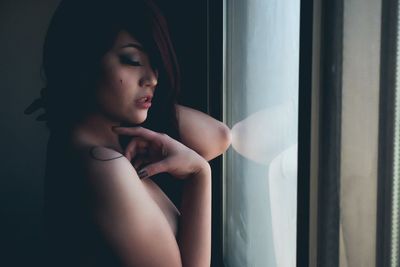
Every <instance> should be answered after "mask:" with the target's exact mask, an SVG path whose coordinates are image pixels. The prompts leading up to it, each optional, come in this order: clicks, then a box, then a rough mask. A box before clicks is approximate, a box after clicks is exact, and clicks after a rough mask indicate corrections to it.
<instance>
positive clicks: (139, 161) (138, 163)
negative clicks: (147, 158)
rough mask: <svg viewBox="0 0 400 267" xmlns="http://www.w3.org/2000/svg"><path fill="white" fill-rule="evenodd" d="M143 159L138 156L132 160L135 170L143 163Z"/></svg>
mask: <svg viewBox="0 0 400 267" xmlns="http://www.w3.org/2000/svg"><path fill="white" fill-rule="evenodd" d="M143 162H144V161H143V159H142V158H140V157H138V158H136V159H135V160H134V161H133V167H134V168H135V170H139V167H140V166H142V165H143Z"/></svg>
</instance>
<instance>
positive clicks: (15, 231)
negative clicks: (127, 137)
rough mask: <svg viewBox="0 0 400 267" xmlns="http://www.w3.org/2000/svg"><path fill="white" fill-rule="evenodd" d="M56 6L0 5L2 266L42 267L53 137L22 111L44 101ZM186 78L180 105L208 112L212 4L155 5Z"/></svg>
mask: <svg viewBox="0 0 400 267" xmlns="http://www.w3.org/2000/svg"><path fill="white" fill-rule="evenodd" d="M58 2H59V1H58V0H57V1H56V0H40V1H28V0H1V1H0V40H1V42H0V59H1V60H0V82H1V91H0V93H1V96H0V109H1V112H0V118H1V123H2V127H1V133H0V140H1V148H2V151H1V153H0V159H1V170H0V175H1V180H0V201H1V204H0V216H1V217H0V218H1V223H0V245H2V246H1V247H3V249H2V250H1V251H0V266H5V267H8V266H40V259H41V255H42V253H43V249H42V242H43V240H42V230H43V229H42V207H43V176H44V167H45V150H46V143H47V138H48V132H47V130H46V128H45V126H44V124H43V123H39V122H36V121H35V120H34V119H35V117H36V116H37V115H39V114H40V112H39V113H38V114H36V116H26V115H24V114H23V110H24V109H25V108H26V107H27V105H29V104H30V103H31V101H32V100H33V99H35V98H36V97H37V96H38V95H39V91H40V89H41V88H42V87H43V82H42V80H41V78H40V64H41V55H42V44H43V40H44V37H45V33H46V29H47V25H48V23H49V20H50V17H51V15H52V13H53V11H54V10H55V8H56V6H57V5H58ZM157 2H159V5H160V7H161V8H162V9H163V10H164V13H165V14H166V16H167V20H168V22H169V25H170V30H171V35H172V38H173V42H174V44H175V48H176V50H177V56H178V60H179V61H180V65H181V72H182V91H181V97H180V102H181V103H182V104H185V105H189V106H192V107H195V108H196V109H199V110H202V111H206V110H207V95H206V86H207V28H206V22H207V13H206V10H207V9H206V8H207V7H206V4H207V1H202V0H198V1H178V0H175V1H172V0H169V1H165V0H164V1H163V0H158V1H157Z"/></svg>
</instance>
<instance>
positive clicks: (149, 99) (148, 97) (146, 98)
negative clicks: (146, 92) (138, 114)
mask: <svg viewBox="0 0 400 267" xmlns="http://www.w3.org/2000/svg"><path fill="white" fill-rule="evenodd" d="M152 98H153V97H152V96H145V97H141V98H139V99H138V100H136V102H138V103H146V102H151V99H152Z"/></svg>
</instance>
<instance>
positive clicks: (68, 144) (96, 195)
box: [26, 0, 230, 266]
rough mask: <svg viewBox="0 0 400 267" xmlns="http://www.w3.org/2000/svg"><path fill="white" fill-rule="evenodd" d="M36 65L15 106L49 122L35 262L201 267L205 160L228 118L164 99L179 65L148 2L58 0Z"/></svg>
mask: <svg viewBox="0 0 400 267" xmlns="http://www.w3.org/2000/svg"><path fill="white" fill-rule="evenodd" d="M43 67H44V72H45V75H46V83H47V86H46V88H45V89H44V90H43V91H42V97H41V98H40V99H38V100H36V101H35V102H34V103H32V105H31V106H30V107H29V108H28V109H27V110H26V113H32V112H33V111H35V110H36V109H38V108H39V107H43V108H44V109H45V114H44V115H42V116H40V118H39V119H40V120H46V122H47V126H48V128H49V130H50V138H49V143H48V150H47V165H46V180H45V194H46V195H45V222H46V229H45V230H46V232H47V233H48V235H47V237H48V238H47V244H48V252H47V254H46V264H47V265H48V266H209V265H210V252H211V180H210V179H211V171H210V166H209V164H208V163H207V160H210V159H212V158H214V157H216V156H218V155H219V154H221V153H223V151H225V150H226V148H227V147H228V145H229V142H230V137H229V129H228V128H227V127H226V126H225V125H223V124H222V123H220V122H218V121H216V120H214V119H212V118H211V117H208V116H207V115H205V114H203V113H200V112H198V111H195V110H192V109H190V108H186V107H183V106H179V105H177V104H176V102H175V99H176V96H177V91H178V89H179V69H178V65H177V61H176V57H175V54H174V50H173V47H172V44H171V41H170V39H169V34H168V30H167V27H166V22H165V20H164V18H163V17H162V15H161V13H160V12H159V10H158V9H157V7H156V6H155V5H154V3H153V2H152V1H150V0H112V1H111V0H110V1H106V0H97V1H94V0H85V1H82V0H64V1H63V2H62V3H61V4H60V6H59V7H58V9H57V11H56V13H55V15H54V16H53V19H52V21H51V23H50V26H49V30H48V33H47V36H46V40H45V45H44V55H43ZM119 126H129V127H119ZM139 126H140V127H139ZM121 137H124V138H125V139H121ZM160 173H169V174H170V175H171V176H172V177H173V179H175V180H181V181H183V188H182V197H181V202H180V203H179V204H177V205H174V203H173V202H172V201H171V200H170V199H169V198H168V197H167V196H166V195H165V194H164V193H163V191H162V190H161V189H160V188H159V186H158V185H157V184H156V183H154V182H153V181H152V179H153V178H154V177H155V175H158V174H160ZM150 177H151V178H150ZM164 178H165V179H166V181H170V182H172V180H168V179H167V178H166V177H159V179H161V180H162V179H164ZM176 206H177V207H176Z"/></svg>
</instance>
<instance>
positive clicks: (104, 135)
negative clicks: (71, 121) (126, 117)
mask: <svg viewBox="0 0 400 267" xmlns="http://www.w3.org/2000/svg"><path fill="white" fill-rule="evenodd" d="M120 124H121V123H120V122H117V121H112V120H110V119H108V118H106V117H105V116H104V115H101V114H89V115H87V116H85V118H84V119H83V120H82V121H81V122H80V123H78V124H77V125H76V126H75V127H74V139H75V140H76V141H77V142H79V143H83V144H89V145H93V146H104V147H108V148H112V149H114V150H116V151H118V152H120V153H123V149H122V147H121V145H120V144H119V139H118V135H117V134H116V133H114V132H113V131H112V127H113V126H120Z"/></svg>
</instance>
